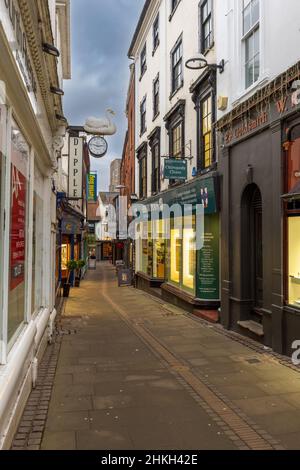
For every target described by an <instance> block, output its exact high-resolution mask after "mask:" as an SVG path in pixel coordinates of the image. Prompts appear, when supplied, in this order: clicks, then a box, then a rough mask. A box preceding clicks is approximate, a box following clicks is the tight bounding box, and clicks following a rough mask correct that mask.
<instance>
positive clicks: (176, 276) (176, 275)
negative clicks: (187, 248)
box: [170, 224, 182, 284]
mask: <svg viewBox="0 0 300 470" xmlns="http://www.w3.org/2000/svg"><path fill="white" fill-rule="evenodd" d="M175 225H176V224H175ZM180 232H181V231H180V229H179V228H177V227H176V226H173V228H171V246H170V257H171V260H170V261H171V263H170V279H171V281H172V282H176V283H177V284H179V282H180V270H181V248H182V239H181V233H180Z"/></svg>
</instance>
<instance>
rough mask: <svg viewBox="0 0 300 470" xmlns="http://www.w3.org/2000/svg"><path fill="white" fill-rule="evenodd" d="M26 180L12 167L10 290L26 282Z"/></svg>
mask: <svg viewBox="0 0 300 470" xmlns="http://www.w3.org/2000/svg"><path fill="white" fill-rule="evenodd" d="M26 188H27V183H26V178H25V176H23V175H22V173H21V172H20V171H18V170H17V168H16V167H15V166H14V165H12V208H11V237H10V258H11V259H10V265H11V274H10V290H14V289H16V287H18V286H19V284H22V282H24V271H25V236H26V235H25V234H26V222H25V219H26Z"/></svg>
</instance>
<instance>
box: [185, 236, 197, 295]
mask: <svg viewBox="0 0 300 470" xmlns="http://www.w3.org/2000/svg"><path fill="white" fill-rule="evenodd" d="M195 242H196V234H195V230H194V229H193V228H187V229H184V230H183V286H184V287H186V288H188V289H190V290H193V291H194V289H195V272H196V250H195Z"/></svg>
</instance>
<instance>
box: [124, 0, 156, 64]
mask: <svg viewBox="0 0 300 470" xmlns="http://www.w3.org/2000/svg"><path fill="white" fill-rule="evenodd" d="M151 1H152V0H146V1H145V4H144V7H143V10H142V13H141V15H140V18H139V21H138V24H137V27H136V29H135V32H134V35H133V38H132V41H131V44H130V48H129V51H128V54H127V55H128V58H129V59H130V58H131V57H132V51H133V48H134V46H135V43H136V40H137V38H138V35H139V32H140V29H141V27H142V25H143V22H144V19H145V17H146V14H147V11H148V8H149V6H150V4H151Z"/></svg>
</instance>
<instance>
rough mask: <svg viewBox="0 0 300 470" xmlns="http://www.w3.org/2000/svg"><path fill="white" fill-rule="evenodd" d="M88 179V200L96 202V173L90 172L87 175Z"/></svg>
mask: <svg viewBox="0 0 300 470" xmlns="http://www.w3.org/2000/svg"><path fill="white" fill-rule="evenodd" d="M87 180H88V184H87V186H88V201H89V202H96V201H97V173H90V174H89V175H88V176H87Z"/></svg>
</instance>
